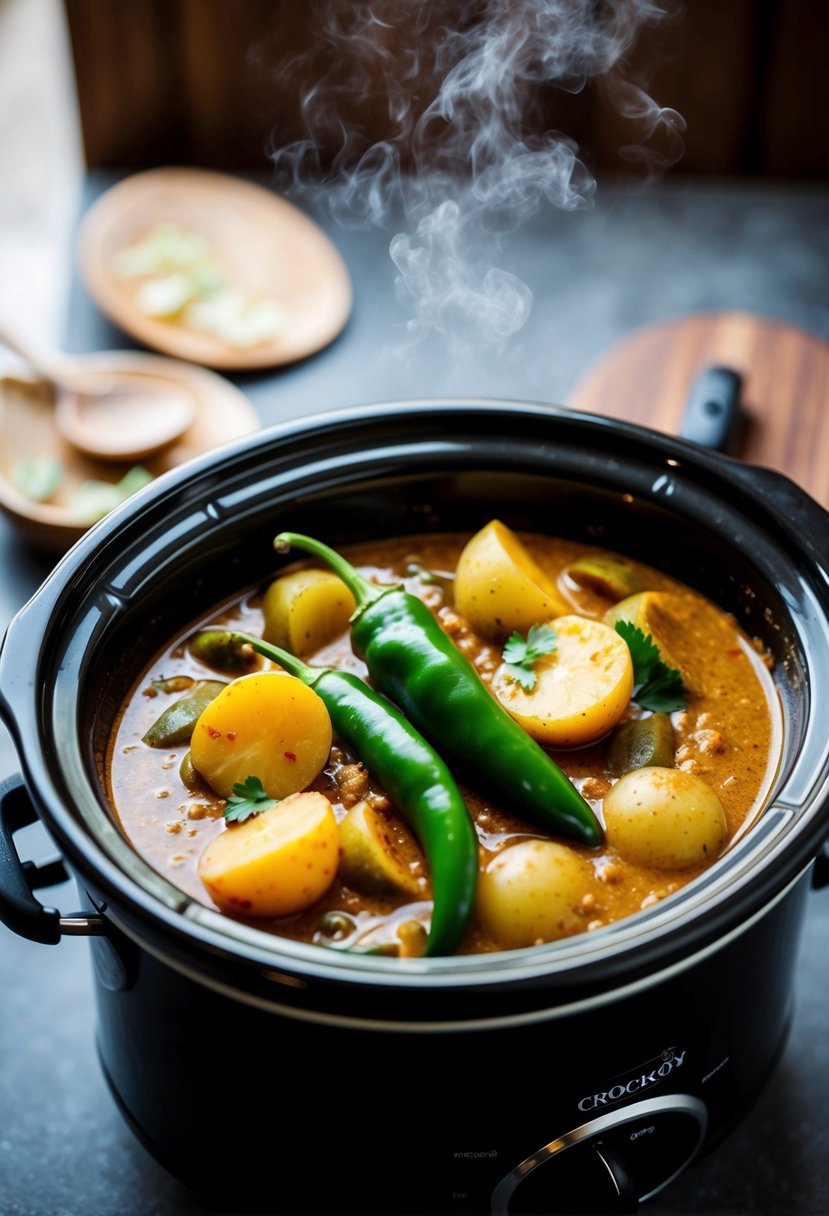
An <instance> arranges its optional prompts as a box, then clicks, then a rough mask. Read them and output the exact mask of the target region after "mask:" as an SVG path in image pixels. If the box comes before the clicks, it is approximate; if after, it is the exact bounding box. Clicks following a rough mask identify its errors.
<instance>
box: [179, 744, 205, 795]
mask: <svg viewBox="0 0 829 1216" xmlns="http://www.w3.org/2000/svg"><path fill="white" fill-rule="evenodd" d="M178 775H179V777H181V780H182V784H183V785H186V786H187V788H188V790H190V792H191V793H195V792H196V791H197V790H200V789H203V788H204V782H203V781H202V779H201V777H200V776H199V774H198V773H197V772H196V770H195V768H194V767H193V757H192V755H191V754H190V752H187V753H185V755H184V756H183V757H182V761H181V764H180V765H179V766H178Z"/></svg>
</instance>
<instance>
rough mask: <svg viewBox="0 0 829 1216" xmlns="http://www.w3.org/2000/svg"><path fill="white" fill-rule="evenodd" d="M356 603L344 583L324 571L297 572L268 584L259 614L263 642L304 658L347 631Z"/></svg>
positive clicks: (334, 575)
mask: <svg viewBox="0 0 829 1216" xmlns="http://www.w3.org/2000/svg"><path fill="white" fill-rule="evenodd" d="M355 607H356V604H355V602H354V596H353V595H352V594H351V592H350V591H349V590H348V588H347V587H346V585H345V583H344V582H343V581H342V580H341V579H339V578H337V576H336V574H332V573H331V572H330V571H328V570H297V571H296V572H295V573H294V574H285V575H283V576H282V578H278V579H276V581H275V582H273V583H271V585H270V587H268V590H267V591H266V592H265V600H264V604H263V611H264V614H265V628H264V632H263V636H264V638H265V641H266V642H272V643H273V645H274V646H281V647H282V648H283V649H284V650H290V651H291V653H292V654H295V655H298V656H299V658H305V657H306V656H307V655H309V654H313V653H314V651H316V650H319V649H320V648H321V647H322V646H327V645H328V643H329V642H333V641H334V639H335V638H336V637H339V635H340V634H341V633H344V632H345V631H346V629H347V628H348V618H349V617H350V616H351V614H352V612H353V611H354V609H355Z"/></svg>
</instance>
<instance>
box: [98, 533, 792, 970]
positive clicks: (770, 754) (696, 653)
mask: <svg viewBox="0 0 829 1216" xmlns="http://www.w3.org/2000/svg"><path fill="white" fill-rule="evenodd" d="M466 539H467V538H466V537H462V536H456V535H440V536H427V537H406V538H403V539H396V540H389V541H380V542H375V543H372V544H365V545H361V546H353V547H351V548H350V549H349V550H348V551H347V555H348V556H349V558H350V560H351V561H352V562H353V563H354V564H355V565H357V566H358V568H359V569H360V570H361V571H362V573H364V574H366V575H367V576H369V577H370V578H373V579H374V580H375V581H377V582H379V583H401V582H403V583H405V585H406V587H407V588H408V589H409V590H410V591H412V592H413V593H414V594H416V595H418V596H420V597H421V598H422V599H423V600H424V601H425V602H426V603H427V604H428V606H429V607H430V608H431V610H432V611H433V612H434V613H435V615H436V616H437V619H438V620H439V621H440V623H441V625H442V627H443V628H444V630H445V631H446V632H447V633H448V634H449V636H450V637H451V638H452V639H453V641H454V642H455V644H456V645H457V646H458V647H459V648H460V649H461V650H462V651H463V652H464V653H465V654H466V655H467V657H468V658H469V659H471V661H472V662H473V663H474V665H475V667H476V668H477V670H478V672H479V674H480V675H481V677H482V679H483V680H484V682H488V681H489V680H490V679H491V677H492V675H493V673H494V671H495V670H496V668H497V667H498V665H499V663H500V661H501V655H500V647H496V646H493V645H490V644H488V643H485V642H483V641H481V640H480V639H479V638H478V637H476V636H475V635H474V634H473V633H472V631H471V630H470V628H469V627H468V625H467V624H466V622H465V621H464V620H463V619H462V618H461V617H460V616H459V615H458V614H457V612H456V611H455V610H454V608H453V606H452V603H451V590H450V592H449V594H448V595H447V593H446V592H445V591H444V589H443V588H442V587H441V586H440V585H436V584H434V585H433V584H427V583H424V582H422V581H421V580H420V579H419V578H417V577H405V571H406V569H407V567H408V566H409V565H410V563H412V562H417V563H419V565H420V566H421V567H424V568H426V569H427V570H431V571H436V572H443V573H445V574H447V575H448V576H449V578H450V580H451V575H452V572H453V571H454V569H455V566H456V563H457V560H458V557H459V555H460V552H461V550H462V548H463V545H464V543H465V540H466ZM522 539H523V540H524V542H525V544H526V545H527V547H528V548H529V549H530V551H531V553H532V555H533V557H534V558H535V560H536V561H537V562H538V564H539V565H540V566H541V568H542V569H543V570H544V571H545V573H546V574H547V575H548V576H550V577H552V578H553V579H556V580H557V581H558V586H559V589H560V591H561V592H562V594H563V596H564V598H565V599H566V600H567V601H568V602H569V604H571V605H572V611H574V612H577V613H580V614H582V615H584V616H588V617H594V618H597V619H600V618H601V617H602V615H603V613H604V612H605V610H606V609H607V607H608V606H609V601H608V600H606V599H602V598H601V597H600V596H599V595H597V594H596V593H595V592H591V591H588V590H587V589H586V588H583V587H582V588H580V587H577V586H575V585H574V584H573V583H572V582H571V581H568V579H567V578H566V576H565V575H564V574H563V570H564V567H565V566H566V565H567V564H568V563H570V562H572V561H574V560H575V559H576V558H578V557H580V556H582V555H583V554H585V552H588V550H587V548H586V546H584V545H581V544H576V543H573V542H569V541H563V540H558V539H553V538H549V537H543V536H537V535H532V536H525V537H523V538H522ZM634 565H636V566H637V569H639V570H640V571H641V572H642V574H643V580H644V585H645V586H647V587H648V589H650V590H656V591H670V592H671V593H673V594H677V595H680V596H681V597H682V604H683V613H682V619H681V621H679V624H680V625H681V628H677V629H676V631H675V636H672V637H671V639H670V653H671V655H672V656H673V657H674V658H675V659H676V661H677V662H678V664H679V666H680V667H681V669H682V671H683V674H684V676H685V682H686V684H687V685H688V687H689V697H688V704H687V708H686V709H684V710H681V711H677V712H675V713H673V714H672V715H671V719H672V723H673V727H674V740H675V764H676V766H677V767H678V768H681V769H684V770H687V771H689V772H692V773H695V774H696V775H698V776H699V777H701V778H702V779H703V780H704V781H705V782H706V783H707V784H708V785H709V786H710V787H711V789H713V790H714V791H715V793H716V794H717V795H718V797H719V799H720V801H721V803H722V806H723V809H724V811H725V815H726V818H727V822H728V832H729V839H730V840H733V839H734V837H735V836H737V835H739V834H740V833H741V831H742V830H743V829H744V828H745V826H746V825H747V824H748V823H750V822H751V821H752V820H753V819H754V817H755V816H756V815H757V814H758V813H759V811H760V810H761V809H762V806H763V803H764V800H765V798H766V797H767V795H768V791H769V788H770V785H771V783H772V781H773V778H774V774H775V771H776V766H777V763H778V759H779V751H780V736H781V717H780V708H779V703H778V700H777V695H776V692H775V689H774V685H773V683H772V680H771V678H770V676H769V674H768V670H767V664H766V662H765V660H764V658H763V656H762V655H761V654H760V653H758V649H757V648H756V647H755V646H754V645H753V644H752V643H751V642H750V640H749V639H748V638H747V637H746V636H745V634H744V633H742V631H741V630H740V629H739V628H738V626H737V624H736V623H735V621H734V619H733V618H732V617H731V616H729V615H727V614H725V613H723V612H720V611H719V610H718V611H716V612H712V611H711V605H710V602H709V601H707V600H703V599H702V598H701V597H700V596H699V595H697V594H696V593H694V592H692V591H690V590H689V589H688V588H686V587H684V586H683V585H682V584H680V583H678V582H676V581H675V580H673V579H671V578H669V577H668V576H666V575H664V574H661V573H659V572H658V571H654V570H652V569H650V568H649V567H645V566H640V565H638V564H636V563H634ZM447 581H449V580H447ZM449 585H450V587H451V582H450V583H449ZM260 604H261V595H260V594H259V593H248V594H245V595H243V596H241V597H239V598H237V599H236V600H234V601H233V602H231V603H228V604H227V605H225V606H224V607H222V608H221V609H217V611H216V612H215V613H213V614H212V615H211V616H209V617H208V618H206V619H205V620H203V621H198V622H194V624H193V625H192V627H191V628H190V629H188V630H187V631H186V632H185V633H183V634H182V635H181V636H179V637H177V638H175V639H174V640H173V641H172V642H171V644H170V645H169V647H168V648H167V649H166V650H164V652H163V653H161V654H160V655H158V657H157V658H156V659H155V660H154V661H153V662H152V664H151V665H150V666H149V667H148V668H147V669H146V670H145V671H144V672H142V673H141V675H140V677H139V678H138V680H137V682H136V684H135V687H134V689H133V691H132V693H131V695H130V696H129V697H128V698H127V700H126V702H125V704H124V706H123V708H122V712H121V714H120V716H119V719H118V721H117V723H116V725H115V728H114V730H113V733H112V737H111V741H110V748H109V757H108V766H107V771H108V780H109V793H110V798H111V802H112V805H113V807H114V809H115V812H116V815H117V819H118V821H119V823H120V826H121V828H122V830H123V832H124V833H125V835H126V836H127V837H128V838H129V840H130V841H131V843H132V844H133V846H134V847H135V849H136V850H137V851H138V853H139V854H140V855H141V856H142V857H143V858H144V859H145V860H146V861H147V862H148V863H149V864H150V865H151V866H153V867H154V868H155V869H156V870H158V871H159V872H160V873H161V874H163V875H164V876H165V877H166V878H167V879H168V880H169V881H170V882H171V883H173V884H174V885H175V886H177V887H179V888H180V889H181V890H183V891H185V892H186V893H187V894H188V895H191V896H192V897H193V898H194V899H196V900H198V901H200V902H202V903H204V904H207V905H208V906H211V901H210V898H209V896H208V895H207V893H206V891H205V889H204V887H203V885H202V883H201V881H200V879H199V876H198V872H197V864H198V859H199V856H200V854H201V853H202V851H203V850H204V848H205V847H206V845H207V843H208V841H210V840H211V839H212V838H213V837H214V836H215V835H216V834H217V833H219V832H222V831H225V830H227V829H226V827H225V824H224V820H223V815H222V812H223V808H224V805H225V804H224V802H223V800H222V799H220V798H218V797H217V796H216V795H214V794H213V793H212V792H211V791H210V790H209V789H208V788H207V786H204V788H203V789H200V790H197V791H196V792H193V791H191V790H190V789H188V788H187V787H186V786H185V785H184V784H183V782H182V780H181V778H180V776H179V766H180V764H181V761H182V758H183V757H184V755H185V754H186V752H187V750H188V746H187V744H183V745H181V746H179V747H174V748H170V749H169V750H165V749H156V748H152V747H149V746H147V745H146V744H144V743H143V742H142V737H143V735H144V734H145V732H146V731H147V730H148V728H149V727H150V726H151V724H152V723H153V722H154V721H155V720H156V719H157V718H158V717H159V715H160V713H161V712H162V710H163V709H164V708H165V707H166V706H167V705H168V704H170V703H172V702H173V701H175V700H176V699H177V697H178V696H180V695H181V694H180V693H170V694H164V693H158V692H156V691H155V690H154V689H153V688H152V682H153V681H155V680H158V679H160V678H167V679H169V678H170V677H172V676H177V675H184V676H191V677H195V678H197V679H202V680H203V679H211V678H213V679H215V678H219V677H217V675H216V673H215V672H213V671H211V670H209V669H208V668H206V667H204V666H203V665H202V664H201V663H199V662H198V661H196V660H195V659H194V658H193V657H192V656H191V655H190V654H189V651H188V649H187V639H188V638H189V637H191V636H192V634H193V633H194V632H195V631H196V630H197V629H198V628H201V627H203V626H205V625H208V624H210V625H218V626H219V627H226V626H228V625H233V626H235V627H237V628H241V629H243V630H245V631H247V632H249V633H255V634H259V633H261V629H262V613H261V607H260ZM308 661H309V662H310V663H311V664H312V665H314V666H338V667H341V668H343V669H347V670H349V671H352V672H355V673H357V674H358V675H361V676H364V675H365V674H366V671H365V666H364V665H363V663H362V662H361V660H359V659H358V658H356V657H355V655H354V654H353V653H352V651H351V648H350V645H349V640H348V637H347V636H343V637H341V638H338V639H337V640H335V641H334V642H333V643H331V644H330V645H328V646H326V647H325V648H324V649H323V650H321V651H319V652H318V653H317V654H315V655H313V656H312V657H311V658H310V659H309V660H308ZM260 665H261V667H262V668H263V669H266V668H268V667H270V664H268V663H267V662H266V661H265V660H264V659H263V660H261V664H260ZM225 678H228V677H225ZM640 712H641V711H639V710H638V708H637V707H636V706H635V705H633V704H631V706H630V707H629V710H628V715H629V716H637V715H638V714H639V713H640ZM551 754H552V755H553V756H554V758H555V760H556V761H557V763H558V764H559V765H560V766H561V768H562V769H563V770H564V771H565V772H566V773H567V775H568V776H569V777H570V778H571V779H572V780H573V782H574V783H575V784H576V786H577V787H578V789H579V790H580V791H581V793H582V794H583V796H584V797H585V798H586V799H587V800H588V802H589V803H590V804H591V805H592V807H593V809H594V810H595V812H596V813H597V815H598V816H599V818H600V819H601V816H602V799H603V797H604V796H605V794H606V793H607V791H608V790H609V789H610V787H611V785H612V784H613V781H614V779H615V778H614V775H613V774H612V773H611V772H610V771H609V768H608V763H607V757H606V746H605V742H604V741H599V742H598V743H595V744H592V745H590V746H588V747H585V748H582V749H580V750H573V751H554V752H552V753H551ZM312 788H314V789H317V790H319V791H320V792H322V793H323V794H324V795H325V796H326V797H327V798H328V799H329V800H330V802H331V803H332V805H333V808H334V812H335V814H336V816H337V818H338V819H341V818H342V817H343V816H344V815H345V814H346V812H347V811H348V809H349V808H350V807H351V806H353V805H354V804H355V803H356V802H358V801H359V800H361V799H367V800H368V801H369V802H370V803H371V804H373V805H374V806H376V807H378V808H381V809H383V810H384V812H385V813H386V814H387V816H388V823H389V830H390V831H391V832H393V833H394V834H395V836H396V837H398V838H399V840H400V843H401V847H402V848H403V849H404V851H405V853H406V856H407V857H408V858H409V859H410V864H411V868H412V869H413V871H414V873H416V874H417V875H418V877H419V879H420V882H421V885H422V888H423V899H422V900H420V901H414V902H412V901H411V897H408V896H402V895H401V896H400V897H399V898H397V899H395V898H377V897H367V896H365V895H362V894H360V893H358V892H356V891H353V890H350V889H349V888H347V887H346V886H345V885H344V884H343V883H341V882H340V881H339V879H338V880H335V882H334V884H333V886H332V887H331V888H330V890H329V891H328V892H327V894H326V895H325V896H324V897H323V899H321V900H320V901H319V902H318V903H317V904H315V905H314V906H313V907H312V908H310V909H308V910H306V911H305V912H302V913H299V914H297V915H295V916H292V917H287V918H284V919H282V920H278V921H256V922H251V923H255V924H257V925H258V927H260V928H265V929H269V930H272V931H273V932H274V933H277V934H281V935H283V936H286V937H291V938H296V939H300V940H305V941H314V940H315V936H316V940H317V941H322V940H323V938H322V937H321V936H320V933H319V929H320V920H321V917H322V916H323V915H324V913H326V912H327V911H334V910H337V911H341V912H344V913H346V914H347V915H348V916H349V917H350V918H352V919H353V920H354V921H355V922H356V923H357V925H358V928H359V930H360V936H361V940H363V941H371V942H375V941H376V942H384V941H390V940H393V939H394V936H395V933H396V931H397V929H398V928H400V927H401V926H403V925H405V924H406V923H407V922H412V921H415V920H420V921H422V922H425V923H428V916H429V911H430V903H429V885H428V873H427V870H426V865H425V862H424V861H423V859H422V857H421V855H420V852H419V849H418V848H417V845H416V843H415V841H414V840H413V839H412V837H411V835H410V833H409V832H408V829H407V828H406V827H405V825H403V824H402V823H401V821H400V820H398V818H397V816H396V815H395V813H394V809H393V807H391V806H390V805H389V803H388V800H387V799H386V798H385V796H384V794H383V791H382V790H380V789H379V788H377V787H376V786H375V785H374V783H373V782H372V779H371V776H370V774H369V773H368V772H367V771H366V770H365V769H364V768H363V767H362V766H361V765H360V764H358V763H357V762H356V761H355V759H354V758H353V757H351V756H349V755H348V754H346V753H345V752H344V751H343V750H341V749H340V748H339V747H338V746H337V745H336V740H335V745H334V748H333V749H332V752H331V755H330V758H329V763H328V765H327V766H326V768H325V769H324V771H323V773H322V774H321V775H320V776H319V778H318V779H317V780H316V781H315V782H314V784H313V786H312ZM461 788H462V790H463V793H464V795H465V797H466V799H467V805H468V807H469V811H470V813H471V815H472V817H473V820H474V822H475V826H476V829H477V833H478V838H479V845H480V855H481V868H482V869H483V868H485V866H486V864H487V862H488V861H490V860H491V858H492V856H493V855H494V854H496V853H497V852H498V851H499V850H501V849H502V848H504V847H505V846H508V845H509V844H511V843H513V842H514V841H515V840H516V839H517V838H527V837H539V836H543V833H541V832H539V831H538V829H537V828H533V827H530V826H528V825H527V824H526V823H523V822H521V821H520V820H519V819H517V818H516V817H515V816H513V815H511V814H510V812H509V808H505V807H503V806H496V805H495V804H494V803H493V802H491V801H489V800H488V799H487V797H486V792H485V791H475V792H473V791H471V790H470V789H469V788H468V787H466V786H464V785H463V784H461ZM564 843H567V842H564ZM571 847H574V848H576V851H577V852H579V853H581V854H582V856H584V857H586V858H588V859H589V861H590V863H591V865H592V869H593V882H592V885H591V888H590V889H589V890H588V891H586V892H585V894H584V896H583V899H582V904H581V907H580V908H579V909H578V916H579V920H580V922H581V924H582V925H583V930H584V931H592V930H595V929H597V928H599V927H601V926H603V925H606V924H608V923H610V922H611V921H615V920H618V919H619V918H620V917H624V916H629V915H631V914H632V913H635V912H637V911H639V910H640V909H642V908H647V907H649V906H651V905H652V904H654V903H655V902H657V901H658V900H660V899H662V898H664V897H665V896H666V895H669V894H671V893H672V892H674V891H676V890H677V889H678V888H679V887H680V886H682V885H684V884H685V883H687V882H689V881H690V880H691V879H693V878H694V877H695V876H696V875H697V874H698V873H699V872H700V870H699V869H690V870H689V869H685V870H682V871H668V870H655V869H648V868H645V867H642V866H637V865H633V864H631V863H629V862H627V861H625V860H623V859H622V858H621V857H620V856H618V855H617V854H616V853H614V851H613V849H612V848H610V847H609V846H605V847H603V848H602V849H600V850H598V852H596V853H593V852H591V851H590V850H587V849H580V848H578V847H577V846H571ZM403 936H404V938H405V931H404V934H403ZM498 948H499V947H498V945H497V943H496V942H494V941H493V940H491V939H490V938H488V937H487V936H486V934H485V933H484V932H483V931H482V930H481V928H480V927H479V926H478V925H477V924H476V923H475V920H474V917H473V921H472V924H471V925H470V927H469V929H468V931H467V933H466V936H465V938H464V941H463V943H462V946H461V951H460V952H461V953H469V952H480V951H489V950H496V949H498Z"/></svg>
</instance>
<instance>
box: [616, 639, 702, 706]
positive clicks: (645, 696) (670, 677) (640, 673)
mask: <svg viewBox="0 0 829 1216" xmlns="http://www.w3.org/2000/svg"><path fill="white" fill-rule="evenodd" d="M614 628H615V629H616V632H617V633H618V634H619V636H620V637H621V638H622V639H623V640H624V641H625V642H626V643H627V647H628V650H629V651H630V657H631V660H632V662H633V695H632V697H631V700H633V701H636V703H637V704H638V705H641V706H642V708H643V709H650V710H653V712H654V713H666V714H669V713H671V712H672V711H673V710H675V709H684V708H685V704H686V700H687V694H686V690H685V686H684V684H683V683H682V672H681V671H679V670H678V669H677V668H676V667H669V666H668V664H667V663H663V661H662V659H661V657H660V653H659V647H658V646H657V645H656V643H655V642H654V640H653V638H652V637H651V635H650V634H649V633H643V632H642V630H641V629H640V628H639V627H638V625H634V623H633V621H617V622H616V624H615V626H614Z"/></svg>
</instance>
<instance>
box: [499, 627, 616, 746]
mask: <svg viewBox="0 0 829 1216" xmlns="http://www.w3.org/2000/svg"><path fill="white" fill-rule="evenodd" d="M550 624H551V626H552V628H553V629H554V630H555V632H556V636H557V638H558V646H557V649H556V650H555V651H554V652H553V653H552V654H548V655H544V656H543V657H542V658H540V659H538V660H537V662H536V663H535V664H534V666H533V670H534V672H535V675H536V684H535V687H534V688H533V689H532V690H531V691H527V690H525V689H524V688H522V687H521V685H520V684H518V683H517V682H516V681H515V680H514V679H513V678H512V677H511V676H510V674H509V671H508V669H507V665H506V664H503V665H502V666H501V667H499V668H498V670H497V671H496V673H495V676H494V679H493V682H492V688H493V691H494V693H495V695H496V696H497V697H498V700H499V701H500V702H501V704H502V705H503V706H504V708H505V709H506V710H507V711H508V712H509V713H510V714H511V715H512V717H513V718H515V720H516V722H518V723H519V725H521V726H523V728H524V730H526V731H527V732H528V734H530V735H532V736H533V738H534V739H538V740H540V741H541V742H543V743H549V744H550V745H551V746H552V747H581V746H582V745H583V744H585V743H591V742H593V740H594V739H600V738H601V737H602V736H603V735H606V734H607V733H608V731H610V730H612V729H613V727H614V726H615V725H616V723H617V722H618V721H619V720H620V718H621V717H622V715H623V714H624V712H625V710H626V708H627V706H628V703H629V701H630V694H631V692H632V691H633V665H632V663H631V659H630V651H629V650H628V648H627V645H626V644H625V642H624V640H623V639H622V638H620V637H619V635H618V633H616V632H615V631H614V630H613V629H610V628H609V627H608V626H607V625H603V624H602V623H601V621H592V620H588V619H587V618H586V617H581V616H573V615H570V616H561V617H558V618H557V619H556V620H554V621H551V622H550Z"/></svg>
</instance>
